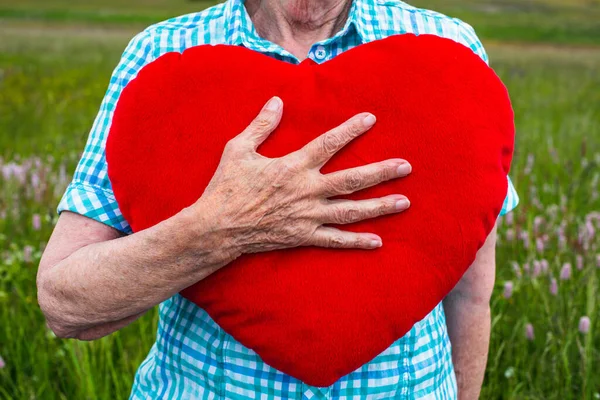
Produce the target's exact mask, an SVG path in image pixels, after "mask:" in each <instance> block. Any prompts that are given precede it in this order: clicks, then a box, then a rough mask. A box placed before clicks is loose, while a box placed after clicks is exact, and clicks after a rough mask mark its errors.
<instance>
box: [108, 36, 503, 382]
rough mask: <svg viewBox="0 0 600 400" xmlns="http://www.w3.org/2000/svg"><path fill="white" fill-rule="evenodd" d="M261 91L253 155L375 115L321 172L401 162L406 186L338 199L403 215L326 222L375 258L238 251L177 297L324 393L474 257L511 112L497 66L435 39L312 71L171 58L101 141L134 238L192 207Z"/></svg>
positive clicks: (241, 51) (135, 93)
mask: <svg viewBox="0 0 600 400" xmlns="http://www.w3.org/2000/svg"><path fill="white" fill-rule="evenodd" d="M273 95H278V96H280V97H281V98H282V99H283V102H284V113H283V119H282V121H281V124H280V126H279V128H278V129H277V130H276V131H275V132H274V133H273V134H271V136H270V137H269V138H268V139H267V140H266V141H265V142H264V143H263V144H262V145H261V146H260V147H259V149H258V151H259V152H260V153H261V154H263V155H265V156H268V157H280V156H283V155H285V154H288V153H290V152H292V151H294V150H297V149H299V148H301V147H302V146H303V145H305V144H306V143H308V142H309V141H310V140H312V139H314V138H315V137H317V136H319V135H321V134H322V133H324V132H326V131H327V130H329V129H331V128H333V127H335V126H337V125H339V124H340V123H342V122H343V121H345V120H346V119H348V118H350V117H351V116H353V115H354V114H357V113H359V112H363V111H369V112H372V113H373V114H375V116H376V117H377V121H378V122H377V124H376V125H375V126H374V128H372V129H371V130H370V131H369V132H367V133H366V134H364V135H362V136H360V137H359V138H358V139H355V140H354V141H353V142H352V143H351V144H349V145H348V146H346V147H345V148H344V149H342V151H340V152H339V153H338V154H336V155H335V156H334V157H333V158H332V159H331V161H330V162H329V163H328V164H326V165H325V167H324V168H323V169H322V172H323V173H328V172H332V171H336V170H340V169H346V168H351V167H355V166H360V165H364V164H367V163H371V162H377V161H382V160H385V159H389V158H396V157H400V158H405V159H407V160H408V161H409V162H410V163H411V164H412V166H413V172H412V174H411V175H410V176H409V177H407V178H404V179H397V180H393V181H390V182H387V183H384V184H381V185H378V186H375V187H372V188H369V189H366V190H363V191H361V192H358V193H354V194H352V195H350V196H346V198H350V199H365V198H373V197H379V196H385V195H388V194H393V193H402V194H405V195H406V196H407V197H408V198H409V199H410V200H411V204H412V205H411V208H410V209H409V210H408V211H406V212H403V213H401V214H396V215H388V216H385V217H380V218H376V219H371V220H367V221H362V222H358V223H354V224H351V225H343V226H338V227H340V228H341V229H346V230H352V231H363V232H373V233H377V234H378V235H380V236H381V237H382V239H383V247H381V248H379V249H376V250H347V249H346V250H342V249H325V248H316V247H301V248H295V249H288V250H280V251H272V252H268V253H258V254H250V255H244V256H242V257H240V258H239V259H237V260H236V261H234V262H232V263H231V264H229V265H227V266H226V267H224V268H222V269H220V270H219V271H217V272H216V273H214V274H212V275H210V276H209V277H207V278H206V279H204V280H202V281H201V282H199V283H197V284H195V285H193V286H191V287H189V288H187V289H186V290H184V291H183V292H182V294H183V296H185V297H186V298H188V299H189V300H191V301H193V302H194V303H196V304H197V305H199V306H200V307H202V308H203V309H204V310H206V311H207V312H208V314H209V315H210V316H211V317H212V318H213V319H214V320H215V321H216V322H217V323H218V324H219V325H220V326H221V327H222V328H223V329H224V330H225V331H226V332H227V333H229V334H231V335H232V336H233V337H234V338H235V339H236V340H238V341H239V342H241V343H242V344H244V345H245V346H247V347H249V348H251V349H253V350H255V351H256V353H258V355H259V356H260V357H261V358H262V359H263V360H264V361H265V362H266V363H267V364H269V365H271V366H272V367H274V368H276V369H278V370H280V371H282V372H284V373H287V374H289V375H291V376H293V377H296V378H298V379H300V380H302V381H304V382H305V383H307V384H310V385H314V386H328V385H331V384H332V383H334V382H335V381H336V380H338V379H339V378H340V377H342V376H343V375H346V374H348V373H350V372H352V371H353V370H355V369H357V368H359V367H360V366H361V365H363V364H365V363H367V362H369V361H370V360H371V359H373V358H374V357H375V356H377V355H378V354H379V353H381V352H382V351H384V350H385V349H386V348H387V347H389V346H390V345H391V344H392V343H393V342H394V341H395V340H397V339H398V338H400V337H401V336H403V335H404V334H405V333H406V332H407V331H409V330H410V329H411V327H412V326H413V325H414V323H415V322H417V321H419V320H421V319H422V318H423V317H425V316H426V315H427V313H429V312H430V311H431V310H432V309H433V308H434V307H435V305H436V304H438V303H439V302H440V301H441V300H442V299H443V298H444V296H445V295H446V294H447V293H448V292H449V291H450V290H451V289H452V288H453V287H454V285H455V284H456V283H457V282H458V280H459V279H460V277H461V276H462V275H463V273H464V272H465V270H466V269H467V268H468V267H469V265H470V264H471V263H472V262H473V260H474V259H475V255H476V253H477V251H478V249H479V248H480V247H481V246H482V245H483V243H484V241H485V239H486V237H487V235H488V234H489V232H490V231H491V229H492V228H493V226H494V223H495V221H496V218H497V216H498V214H499V213H500V210H501V207H502V203H503V200H504V197H505V195H506V191H507V179H506V174H507V173H508V171H509V165H510V162H511V158H512V151H513V140H514V125H513V113H512V109H511V105H510V101H509V98H508V94H507V91H506V89H505V87H504V86H503V85H502V83H501V81H500V80H499V78H498V77H497V76H496V75H495V74H494V72H493V71H492V70H491V69H490V68H489V67H488V66H487V65H486V64H485V63H484V62H483V61H482V60H481V59H480V58H479V57H478V56H477V55H475V54H474V53H473V52H472V51H471V50H470V49H468V48H466V47H464V46H463V45H461V44H458V43H455V42H453V41H451V40H448V39H442V38H439V37H436V36H430V35H421V36H418V37H417V36H414V35H409V34H406V35H399V36H392V37H389V38H386V39H383V40H379V41H375V42H371V43H368V44H364V45H361V46H359V47H357V48H354V49H352V50H349V51H347V52H345V53H344V54H341V55H339V56H338V57H336V58H334V59H333V60H331V61H327V62H325V63H323V64H321V65H318V64H315V63H314V62H312V61H310V60H306V61H304V62H302V63H301V64H300V65H293V64H289V63H285V62H282V61H278V60H275V59H273V58H270V57H268V56H266V55H263V54H259V53H257V52H253V51H251V50H248V49H245V48H242V47H235V46H224V45H217V46H210V45H204V46H198V47H194V48H191V49H188V50H186V51H185V52H184V53H183V54H182V55H181V54H179V53H169V54H166V55H163V56H162V57H160V58H159V59H157V60H156V61H154V62H152V63H151V64H149V65H147V66H146V67H145V68H143V69H142V71H141V72H140V73H139V75H138V76H137V78H136V79H134V80H133V81H132V82H130V83H129V85H128V86H127V87H126V88H125V89H124V91H123V93H122V95H121V97H120V100H119V102H118V105H117V108H116V111H115V114H114V119H113V123H112V127H111V130H110V133H109V137H108V142H107V147H106V157H107V162H108V174H109V178H110V180H111V182H112V186H113V189H114V193H115V196H116V199H117V201H118V203H119V206H120V209H121V211H122V213H123V215H124V217H125V218H126V220H127V221H128V222H129V224H130V225H131V227H132V229H133V231H134V232H135V231H140V230H142V229H145V228H148V227H150V226H153V225H155V224H157V223H158V222H160V221H162V220H164V219H166V218H169V217H170V216H172V215H174V214H176V213H177V212H179V211H180V210H181V209H182V208H184V207H187V206H189V205H191V204H193V203H194V202H195V201H196V200H197V199H198V198H199V197H200V196H201V195H202V193H203V190H204V188H205V187H206V185H207V184H208V182H209V180H210V179H211V177H212V175H213V173H214V171H215V169H216V167H217V165H218V163H219V160H220V156H221V154H222V151H223V148H224V146H225V143H226V142H227V141H228V140H229V139H230V138H232V137H234V136H236V135H237V134H238V133H240V132H241V131H242V130H243V129H244V128H245V127H246V126H247V125H248V124H249V122H250V121H251V120H252V119H253V118H254V117H255V116H256V115H257V114H258V112H259V110H260V109H261V107H262V106H263V105H264V103H265V102H266V101H267V100H268V99H269V98H270V97H271V96H273Z"/></svg>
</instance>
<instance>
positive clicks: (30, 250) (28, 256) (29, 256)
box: [23, 245, 33, 263]
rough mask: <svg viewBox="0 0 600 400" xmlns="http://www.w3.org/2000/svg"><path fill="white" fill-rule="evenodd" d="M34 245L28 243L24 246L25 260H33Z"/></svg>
mask: <svg viewBox="0 0 600 400" xmlns="http://www.w3.org/2000/svg"><path fill="white" fill-rule="evenodd" d="M32 256H33V247H31V246H29V245H27V246H25V247H24V248H23V261H25V262H26V263H30V262H31V261H32V260H33V257H32Z"/></svg>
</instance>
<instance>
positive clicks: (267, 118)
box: [252, 112, 273, 131]
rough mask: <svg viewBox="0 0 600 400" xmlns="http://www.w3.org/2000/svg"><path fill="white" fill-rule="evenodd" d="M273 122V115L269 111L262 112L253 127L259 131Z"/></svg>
mask: <svg viewBox="0 0 600 400" xmlns="http://www.w3.org/2000/svg"><path fill="white" fill-rule="evenodd" d="M272 123H273V117H272V116H271V115H269V114H267V112H264V113H262V114H260V115H259V116H258V117H256V119H255V120H254V122H253V124H252V125H253V128H254V129H256V130H259V131H262V130H265V129H267V128H269V127H270V126H271V124H272Z"/></svg>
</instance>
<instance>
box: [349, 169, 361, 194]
mask: <svg viewBox="0 0 600 400" xmlns="http://www.w3.org/2000/svg"><path fill="white" fill-rule="evenodd" d="M363 182H364V178H363V175H362V174H361V173H360V172H359V171H356V170H354V171H349V172H348V173H347V175H346V179H345V185H344V188H345V189H346V190H348V191H350V192H354V191H356V190H358V189H360V188H361V187H362V186H363Z"/></svg>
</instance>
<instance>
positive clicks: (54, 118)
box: [0, 0, 600, 400]
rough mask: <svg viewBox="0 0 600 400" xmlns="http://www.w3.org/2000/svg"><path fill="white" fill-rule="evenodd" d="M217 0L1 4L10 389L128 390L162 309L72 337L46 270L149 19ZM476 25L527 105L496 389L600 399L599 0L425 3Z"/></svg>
mask: <svg viewBox="0 0 600 400" xmlns="http://www.w3.org/2000/svg"><path fill="white" fill-rule="evenodd" d="M212 4H214V3H209V2H203V1H185V0H0V399H114V398H126V397H127V396H128V394H129V390H130V387H131V383H132V379H133V375H134V372H135V370H136V369H137V367H138V366H139V364H140V362H141V360H142V359H143V358H144V357H145V355H146V354H147V352H148V350H149V349H150V347H151V345H152V344H153V342H154V337H155V327H156V314H155V313H149V314H148V315H147V316H145V317H144V318H142V319H141V320H140V321H138V322H136V323H135V324H133V325H132V326H129V327H128V328H126V329H124V330H123V331H121V332H119V333H118V334H114V335H112V336H110V337H107V338H104V339H102V340H99V341H95V342H92V343H82V342H75V341H65V340H59V339H57V338H55V337H54V335H53V334H52V332H51V331H49V330H48V329H47V328H46V327H45V324H44V319H43V316H42V314H41V312H40V310H39V308H38V306H37V304H36V290H35V275H36V269H37V264H38V261H39V257H40V255H41V252H42V250H43V248H44V246H45V243H46V241H47V240H48V237H49V235H50V232H51V231H52V227H53V224H54V223H55V221H56V218H57V216H56V213H55V210H56V206H57V204H58V200H59V198H60V196H61V195H62V193H63V191H64V189H65V187H66V186H67V184H68V182H69V180H70V179H71V176H72V174H73V172H74V168H75V165H76V163H77V161H78V159H79V157H80V154H81V152H82V150H83V147H84V144H85V141H86V138H87V135H88V133H89V130H90V128H91V125H92V122H93V120H94V117H95V115H96V112H97V111H98V108H99V105H100V101H101V99H102V97H103V95H104V92H105V90H106V87H107V85H108V80H109V77H110V73H111V71H112V69H113V68H114V67H115V66H116V64H117V62H118V60H119V57H120V54H121V53H122V51H123V49H124V48H125V45H126V44H127V42H128V41H129V39H131V37H132V36H133V35H134V34H135V33H137V32H139V31H140V30H142V29H143V28H145V27H146V26H148V25H150V24H152V23H155V22H158V21H161V20H164V19H167V18H170V17H172V16H175V15H179V14H184V13H188V12H192V11H198V10H201V9H204V8H206V7H208V6H210V5H212ZM411 4H413V5H415V6H419V7H424V8H430V9H434V10H436V11H440V12H443V13H445V14H448V15H451V16H454V17H458V18H461V19H463V20H465V21H466V22H468V23H470V24H471V25H472V26H474V28H475V30H476V31H477V33H478V34H479V36H480V38H481V39H482V41H483V43H484V45H485V47H486V49H487V51H488V53H489V56H490V60H491V65H492V67H493V68H494V69H495V70H496V72H497V73H498V74H499V75H500V77H501V78H502V79H503V81H504V82H505V84H506V85H507V87H508V89H509V91H510V94H511V97H512V101H513V106H514V109H515V112H516V126H517V146H516V153H515V159H514V162H513V167H512V170H511V177H512V179H513V181H514V183H515V185H516V188H517V190H518V193H519V195H520V198H521V203H520V205H519V206H518V208H517V209H516V210H515V211H513V212H512V213H510V214H509V215H507V216H506V217H504V218H502V219H501V221H500V228H499V239H498V241H499V244H498V257H497V260H498V264H497V267H498V272H497V283H496V288H495V294H494V297H493V300H492V312H493V328H492V341H491V348H490V357H489V362H488V366H487V374H486V379H485V384H484V388H483V393H482V399H561V400H566V399H600V326H598V324H600V312H599V307H598V306H599V305H600V295H599V294H598V293H599V289H598V288H599V287H600V194H599V191H600V1H599V0H528V1H517V0H462V1H458V0H456V1H443V0H413V1H412V2H411Z"/></svg>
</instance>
